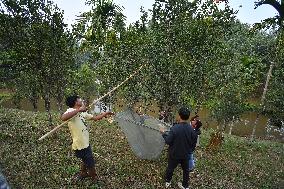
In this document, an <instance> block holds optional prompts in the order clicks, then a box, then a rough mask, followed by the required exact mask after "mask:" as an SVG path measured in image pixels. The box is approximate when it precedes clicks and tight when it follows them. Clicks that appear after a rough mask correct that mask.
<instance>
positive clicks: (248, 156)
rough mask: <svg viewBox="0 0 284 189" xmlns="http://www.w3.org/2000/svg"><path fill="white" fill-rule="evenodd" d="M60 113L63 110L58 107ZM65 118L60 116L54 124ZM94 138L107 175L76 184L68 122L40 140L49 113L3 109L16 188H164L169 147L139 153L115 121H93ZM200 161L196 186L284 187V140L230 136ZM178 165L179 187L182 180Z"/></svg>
mask: <svg viewBox="0 0 284 189" xmlns="http://www.w3.org/2000/svg"><path fill="white" fill-rule="evenodd" d="M54 117H55V118H57V117H59V115H57V114H56V113H55V114H54ZM60 123H61V122H60V121H59V120H58V119H56V120H55V123H54V125H57V124H60ZM89 124H90V125H91V128H92V129H91V131H90V138H91V141H90V144H91V146H92V148H93V151H94V156H95V160H96V163H97V164H96V166H97V170H98V173H99V175H100V177H101V179H102V180H103V182H100V183H98V184H96V185H92V184H91V183H90V182H89V181H88V180H86V181H85V182H82V183H79V184H78V185H71V184H70V182H69V181H70V178H71V177H72V175H73V174H74V173H76V172H77V171H78V170H79V161H78V160H77V159H76V158H75V157H74V155H73V152H72V150H71V137H70V134H69V131H68V128H67V127H66V126H65V127H63V128H61V129H60V130H59V131H57V132H56V133H54V134H53V135H52V136H49V137H48V138H46V139H44V140H43V141H41V142H39V141H38V138H39V137H41V136H42V135H43V134H45V133H47V132H48V131H50V130H51V129H52V128H53V127H49V126H48V121H47V115H46V114H45V113H35V112H27V111H21V110H13V109H0V141H1V148H0V157H1V159H0V163H1V166H2V168H3V169H2V170H3V172H4V174H5V176H6V177H7V180H8V182H9V183H10V185H11V186H12V188H68V189H69V188H143V189H145V188H149V189H151V188H153V189H154V188H164V181H163V177H164V172H165V169H166V164H167V163H166V162H167V158H166V157H167V155H166V151H167V150H166V149H165V150H164V151H163V153H162V155H161V157H160V158H159V159H157V160H155V161H148V160H141V159H138V158H137V157H135V156H134V154H133V153H132V152H131V149H130V147H129V145H128V143H127V140H126V138H125V135H124V134H123V133H122V131H121V129H120V128H119V127H118V126H116V125H115V124H112V125H109V124H108V123H107V122H106V121H99V122H95V123H94V122H90V123H89ZM211 132H212V130H208V131H203V133H202V135H201V146H204V147H205V146H206V144H207V143H208V141H209V137H210V134H211ZM195 154H196V158H197V165H196V171H195V173H193V174H191V181H190V182H191V186H192V188H226V189H227V188H236V189H237V188H248V189H253V188H273V189H277V188H279V189H280V188H281V187H282V186H283V184H284V182H283V180H284V178H283V170H284V159H283V158H284V150H283V143H276V142H270V141H260V140H258V141H256V142H253V143H250V142H248V141H247V140H246V139H244V138H241V137H236V136H225V142H224V144H223V146H222V147H221V148H220V150H219V151H218V152H215V153H210V152H207V151H206V150H205V148H203V147H201V148H199V149H197V151H196V153H195ZM181 175H182V172H181V169H180V168H178V169H177V170H176V171H175V175H174V177H173V187H172V188H177V187H176V186H177V182H178V181H180V180H181V178H182V177H181Z"/></svg>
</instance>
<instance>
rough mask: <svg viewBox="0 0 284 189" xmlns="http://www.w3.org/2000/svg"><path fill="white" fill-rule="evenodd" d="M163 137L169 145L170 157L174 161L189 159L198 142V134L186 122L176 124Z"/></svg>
mask: <svg viewBox="0 0 284 189" xmlns="http://www.w3.org/2000/svg"><path fill="white" fill-rule="evenodd" d="M163 137H164V139H165V142H166V143H167V144H168V145H169V155H170V157H171V158H173V159H188V158H189V154H190V153H191V152H193V151H194V149H195V146H196V142H197V134H196V132H194V130H193V128H192V127H191V126H190V124H189V123H186V122H181V123H178V124H175V125H174V126H173V127H172V128H171V130H170V131H169V133H168V134H163Z"/></svg>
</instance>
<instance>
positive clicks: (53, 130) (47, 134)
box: [38, 64, 145, 141]
mask: <svg viewBox="0 0 284 189" xmlns="http://www.w3.org/2000/svg"><path fill="white" fill-rule="evenodd" d="M144 66H145V64H144V65H142V66H140V68H139V69H138V70H136V71H135V72H134V73H133V74H131V75H130V76H129V77H128V78H126V79H125V80H124V81H123V82H121V83H120V84H119V85H117V86H116V87H114V88H113V89H112V90H110V91H109V92H107V93H106V94H104V95H103V96H101V97H100V98H98V99H96V100H94V101H93V102H92V103H91V104H90V105H89V108H91V106H92V105H93V104H95V103H97V102H98V101H100V100H102V99H103V98H105V97H106V96H108V95H109V94H111V93H112V92H113V91H115V90H116V89H118V88H119V87H120V86H121V85H123V84H124V83H125V82H127V81H128V80H129V79H131V78H132V77H133V76H134V75H136V74H137V73H138V72H139V71H140V70H141V69H142V68H143V67H144ZM74 117H75V116H73V117H72V118H70V119H68V120H66V121H64V122H63V123H61V124H60V125H58V126H56V127H55V128H54V129H52V130H51V131H49V132H48V133H46V134H45V135H43V136H42V137H40V138H39V139H38V140H39V141H40V140H43V139H44V138H46V137H47V136H49V135H51V134H52V133H54V132H55V131H56V130H58V129H59V128H60V127H62V126H63V125H65V124H66V123H68V122H69V121H70V120H71V119H73V118H74Z"/></svg>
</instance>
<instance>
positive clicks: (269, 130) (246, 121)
mask: <svg viewBox="0 0 284 189" xmlns="http://www.w3.org/2000/svg"><path fill="white" fill-rule="evenodd" d="M1 105H2V106H3V107H5V108H16V106H15V105H14V104H13V103H12V101H9V100H8V101H5V102H3V103H2V104H1ZM20 105H21V106H20V108H21V109H23V110H26V111H32V110H33V107H32V105H31V103H29V101H28V100H22V101H21V103H20ZM51 107H52V110H55V111H57V110H58V109H57V105H56V103H55V102H54V101H52V102H51ZM137 107H139V105H138V106H137ZM109 108H111V110H112V106H109V105H107V106H104V105H99V104H97V105H96V106H95V108H94V110H93V112H96V113H98V112H101V111H104V110H109ZM124 108H125V106H124V104H123V103H122V102H121V103H119V104H118V105H116V106H115V107H114V110H116V111H121V110H123V109H124ZM65 109H67V107H64V110H65ZM38 110H39V111H45V109H44V102H43V100H40V101H39V103H38ZM112 111H113V110H112ZM145 113H146V114H148V115H150V116H153V117H158V115H159V110H158V108H157V106H155V105H152V106H150V107H147V111H145ZM199 116H200V119H201V121H202V123H203V126H202V127H203V129H206V128H213V129H216V128H217V127H218V125H217V122H216V121H214V120H213V119H212V118H210V113H209V111H208V110H205V109H203V110H201V111H200V112H199ZM255 119H256V113H246V114H244V115H242V116H241V119H240V120H239V121H236V122H235V123H233V124H232V127H230V126H227V128H226V133H229V132H230V130H231V134H233V135H237V136H242V137H250V135H251V133H252V130H253V125H254V122H255ZM256 137H258V138H263V139H273V140H277V141H280V142H284V128H283V127H282V129H279V128H278V127H275V126H272V125H269V124H268V118H267V117H265V116H260V119H259V121H258V123H257V127H256Z"/></svg>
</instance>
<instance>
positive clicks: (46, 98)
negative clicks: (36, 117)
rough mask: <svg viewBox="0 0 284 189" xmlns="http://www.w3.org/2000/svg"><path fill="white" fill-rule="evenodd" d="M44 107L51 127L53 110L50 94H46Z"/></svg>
mask: <svg viewBox="0 0 284 189" xmlns="http://www.w3.org/2000/svg"><path fill="white" fill-rule="evenodd" d="M44 106H45V111H46V112H47V114H48V122H49V126H51V125H52V115H51V112H50V109H51V103H50V98H49V94H48V93H46V94H45V95H44Z"/></svg>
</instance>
